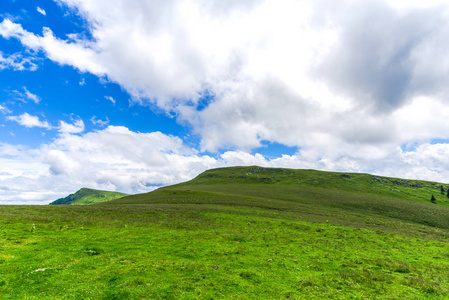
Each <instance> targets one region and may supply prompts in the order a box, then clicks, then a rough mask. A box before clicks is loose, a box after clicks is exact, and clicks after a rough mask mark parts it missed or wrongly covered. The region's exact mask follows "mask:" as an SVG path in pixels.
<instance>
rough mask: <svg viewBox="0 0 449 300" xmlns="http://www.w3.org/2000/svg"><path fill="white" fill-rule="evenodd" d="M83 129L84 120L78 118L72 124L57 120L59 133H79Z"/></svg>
mask: <svg viewBox="0 0 449 300" xmlns="http://www.w3.org/2000/svg"><path fill="white" fill-rule="evenodd" d="M83 131H84V122H83V120H81V119H79V120H76V121H75V122H74V123H73V124H68V123H66V122H64V121H59V132H61V133H63V134H64V133H81V132H83Z"/></svg>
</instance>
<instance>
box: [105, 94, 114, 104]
mask: <svg viewBox="0 0 449 300" xmlns="http://www.w3.org/2000/svg"><path fill="white" fill-rule="evenodd" d="M104 98H105V99H106V100H109V101H111V102H112V104H115V99H114V98H112V97H111V96H104Z"/></svg>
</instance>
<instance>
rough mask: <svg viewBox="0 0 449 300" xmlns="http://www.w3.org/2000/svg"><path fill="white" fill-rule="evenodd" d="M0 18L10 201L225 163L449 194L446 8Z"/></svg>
mask: <svg viewBox="0 0 449 300" xmlns="http://www.w3.org/2000/svg"><path fill="white" fill-rule="evenodd" d="M0 8H1V9H0V204H23V203H28V204H46V203H49V202H50V201H52V200H54V199H56V198H59V197H62V196H65V195H67V194H68V193H72V192H74V191H76V190H77V189H79V188H81V187H84V186H87V187H91V188H98V189H108V190H118V191H122V192H128V193H137V192H145V191H150V190H152V189H154V188H156V187H158V186H163V185H168V184H174V183H177V182H181V181H184V180H188V179H191V178H193V177H194V176H196V175H198V174H199V173H201V172H202V171H204V170H206V169H208V168H214V167H221V166H233V165H263V166H271V167H289V168H313V169H321V170H332V171H343V172H368V173H375V174H379V175H386V176H397V177H404V178H418V179H427V180H437V181H443V182H449V171H448V170H449V163H448V162H446V157H447V154H449V144H448V141H449V123H447V122H446V120H447V119H448V117H449V107H448V104H449V103H448V99H449V97H448V96H449V88H448V86H447V78H448V75H449V61H448V60H447V50H448V48H449V44H448V42H447V41H448V40H449V39H448V38H449V21H447V18H446V15H447V13H448V12H449V5H448V4H447V3H446V1H426V3H424V2H423V1H401V0H390V1H380V0H378V1H374V0H372V1H360V2H357V1H341V2H339V4H338V5H336V4H335V2H334V1H330V0H329V1H326V0H323V1H299V0H285V1H284V0H282V1H274V0H243V1H227V2H223V1H218V0H217V1H214V0H209V1H206V0H172V1H165V2H163V3H161V2H160V1H152V0H129V1H125V0H111V1H100V0H96V1H94V0H91V1H88V0H42V1H25V0H4V1H2V3H1V4H0ZM378 20H382V22H378ZM436 61H437V62H438V63H437V64H436V63H435V62H436Z"/></svg>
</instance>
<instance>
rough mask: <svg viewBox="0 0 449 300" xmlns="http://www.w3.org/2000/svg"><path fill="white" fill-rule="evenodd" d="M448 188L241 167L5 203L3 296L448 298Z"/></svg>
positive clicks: (0, 231) (0, 210)
mask: <svg viewBox="0 0 449 300" xmlns="http://www.w3.org/2000/svg"><path fill="white" fill-rule="evenodd" d="M441 186H443V189H446V185H445V184H440V183H435V182H426V181H418V180H405V179H396V178H386V177H380V176H374V175H369V174H351V173H333V172H320V171H314V170H291V169H271V168H260V167H234V168H222V169H214V170H209V171H206V172H204V173H202V174H200V175H199V176H198V177H196V178H195V179H193V180H191V181H189V182H185V183H181V184H177V185H173V186H169V187H164V188H161V189H158V190H156V191H153V192H151V193H146V194H139V195H132V196H127V197H123V198H120V199H116V200H112V201H108V202H102V203H97V204H94V205H88V206H75V205H73V206H65V207H62V206H0V215H1V216H2V218H0V246H1V248H0V273H1V274H3V275H2V278H0V294H1V295H2V296H3V297H4V298H5V299H28V298H32V297H36V298H39V299H54V298H58V299H138V298H141V299H285V298H290V299H447V298H448V295H449V276H448V275H447V270H448V269H449V260H448V258H449V243H448V241H449V223H448V222H449V221H448V220H449V206H448V203H447V202H446V199H447V196H446V195H445V194H444V195H443V194H441ZM445 192H446V191H445ZM432 194H433V195H434V196H435V198H436V199H437V203H435V204H434V203H431V202H430V198H431V195H432ZM4 295H6V296H4Z"/></svg>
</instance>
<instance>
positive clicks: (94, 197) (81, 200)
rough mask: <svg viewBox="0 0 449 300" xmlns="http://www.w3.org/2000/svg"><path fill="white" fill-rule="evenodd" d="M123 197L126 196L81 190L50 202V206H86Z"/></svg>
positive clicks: (117, 193) (86, 189)
mask: <svg viewBox="0 0 449 300" xmlns="http://www.w3.org/2000/svg"><path fill="white" fill-rule="evenodd" d="M124 196H127V194H124V193H119V192H108V191H100V190H94V189H88V188H82V189H80V190H78V191H77V192H76V193H74V194H70V195H68V196H67V197H65V198H60V199H58V200H55V201H53V202H51V203H50V205H60V204H71V205H87V204H94V203H99V202H106V201H110V200H114V199H119V198H122V197H124Z"/></svg>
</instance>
